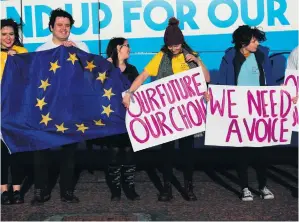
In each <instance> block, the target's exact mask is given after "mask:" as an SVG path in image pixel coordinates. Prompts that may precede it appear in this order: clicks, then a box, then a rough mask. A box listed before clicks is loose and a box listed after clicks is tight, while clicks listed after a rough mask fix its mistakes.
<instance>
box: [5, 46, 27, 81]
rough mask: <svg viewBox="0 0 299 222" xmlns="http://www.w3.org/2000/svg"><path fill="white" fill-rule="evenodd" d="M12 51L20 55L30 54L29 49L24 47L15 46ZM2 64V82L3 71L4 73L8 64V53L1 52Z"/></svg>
mask: <svg viewBox="0 0 299 222" xmlns="http://www.w3.org/2000/svg"><path fill="white" fill-rule="evenodd" d="M12 50H15V51H16V52H17V53H18V54H20V53H26V52H28V51H27V49H25V48H24V47H21V46H16V45H14V46H13V47H12ZM0 58H1V62H0V68H1V70H0V81H1V80H2V76H3V71H4V67H5V63H6V60H7V52H3V51H1V57H0Z"/></svg>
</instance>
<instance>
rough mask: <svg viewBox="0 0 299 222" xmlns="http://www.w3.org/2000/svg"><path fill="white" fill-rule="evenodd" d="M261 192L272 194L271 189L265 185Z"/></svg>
mask: <svg viewBox="0 0 299 222" xmlns="http://www.w3.org/2000/svg"><path fill="white" fill-rule="evenodd" d="M262 192H263V193H265V194H266V195H271V194H272V193H271V191H270V190H269V189H268V188H267V187H265V188H264V189H263V190H262Z"/></svg>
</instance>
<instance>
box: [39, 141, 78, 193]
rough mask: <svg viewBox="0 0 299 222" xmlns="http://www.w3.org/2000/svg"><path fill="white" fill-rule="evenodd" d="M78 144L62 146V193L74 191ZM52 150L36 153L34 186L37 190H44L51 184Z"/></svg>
mask: <svg viewBox="0 0 299 222" xmlns="http://www.w3.org/2000/svg"><path fill="white" fill-rule="evenodd" d="M76 146H77V143H74V144H68V145H64V146H62V149H61V151H59V152H60V155H59V156H60V160H59V162H60V191H61V192H65V191H67V190H73V179H74V170H75V152H76ZM50 152H51V151H50V150H49V149H47V150H39V151H35V152H34V174H35V176H34V178H35V179H34V184H35V188H36V189H44V188H45V187H46V186H48V184H49V179H48V178H49V175H48V174H49V172H48V171H49V165H50V157H49V156H50V155H49V154H50Z"/></svg>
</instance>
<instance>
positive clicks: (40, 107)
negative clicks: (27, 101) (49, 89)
mask: <svg viewBox="0 0 299 222" xmlns="http://www.w3.org/2000/svg"><path fill="white" fill-rule="evenodd" d="M36 100H37V104H36V105H35V106H38V107H39V109H40V110H42V109H43V106H44V105H46V104H47V103H46V102H45V97H44V98H42V99H37V98H36Z"/></svg>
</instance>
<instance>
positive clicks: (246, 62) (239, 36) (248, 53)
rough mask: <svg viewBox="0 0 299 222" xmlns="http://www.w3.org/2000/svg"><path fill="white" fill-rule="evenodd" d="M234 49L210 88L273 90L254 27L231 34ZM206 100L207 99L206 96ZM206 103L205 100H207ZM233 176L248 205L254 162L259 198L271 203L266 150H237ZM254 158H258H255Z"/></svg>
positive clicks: (264, 51)
mask: <svg viewBox="0 0 299 222" xmlns="http://www.w3.org/2000/svg"><path fill="white" fill-rule="evenodd" d="M232 37H233V41H232V43H233V44H234V45H235V46H234V47H231V48H229V49H227V50H226V51H225V55H224V56H223V58H222V61H221V65H220V69H219V77H218V78H217V79H216V80H215V81H214V82H212V84H219V85H233V86H274V85H279V84H278V83H277V82H276V79H275V76H277V75H274V73H273V72H272V67H271V63H270V59H269V51H270V50H269V48H267V47H264V46H261V45H260V43H261V42H263V41H265V40H266V34H265V33H264V32H263V31H261V30H259V29H258V28H255V27H250V26H248V25H242V26H239V28H237V29H236V30H235V31H234V33H233V36H232ZM207 97H209V95H207ZM207 100H209V98H207ZM236 152H237V172H238V176H239V180H240V186H241V190H242V191H241V199H242V200H243V201H252V200H253V195H252V193H251V191H250V190H249V188H248V172H247V170H248V165H249V163H250V162H251V161H250V157H253V158H255V160H257V161H256V162H258V163H257V166H256V170H257V178H258V182H259V192H260V197H261V198H263V199H273V198H274V195H273V193H272V192H271V191H270V190H269V189H268V188H267V187H266V183H267V177H266V175H267V173H266V170H267V149H266V148H263V147H260V148H256V149H255V150H252V149H250V148H248V147H242V148H238V149H237V150H236ZM257 157H258V158H257Z"/></svg>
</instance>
